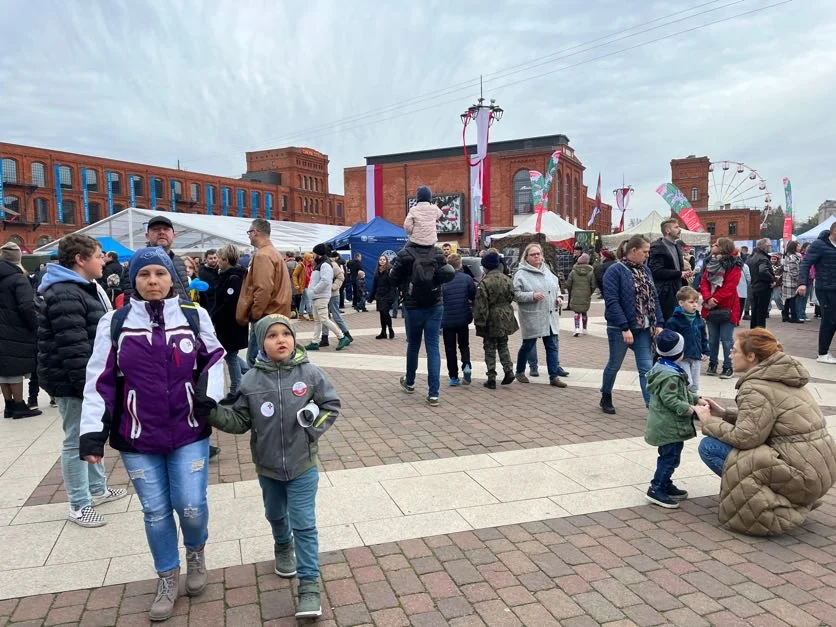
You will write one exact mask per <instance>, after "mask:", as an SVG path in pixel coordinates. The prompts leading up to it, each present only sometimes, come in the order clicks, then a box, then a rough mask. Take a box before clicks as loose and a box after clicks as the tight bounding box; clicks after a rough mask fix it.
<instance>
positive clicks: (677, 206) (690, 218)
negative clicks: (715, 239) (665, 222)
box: [656, 183, 705, 233]
mask: <svg viewBox="0 0 836 627" xmlns="http://www.w3.org/2000/svg"><path fill="white" fill-rule="evenodd" d="M656 193H657V194H659V195H660V196H661V197H662V198H664V199H665V202H666V203H668V204H669V205H670V207H671V209H672V210H673V212H674V213H675V214H676V215H678V216H679V217H680V218H681V219H682V221H683V222H684V223H685V228H687V229H688V230H689V231H697V232H700V233H703V232H705V229H704V228H703V226H702V223H701V222H700V217H699V216H698V215H697V212H696V211H694V208H693V207H692V206H691V203H690V202H688V199H687V198H686V197H685V194H683V193H682V191H681V190H680V189H679V188H678V187H677V186H676V185H674V184H673V183H663V184H662V185H660V186H659V187H657V188H656Z"/></svg>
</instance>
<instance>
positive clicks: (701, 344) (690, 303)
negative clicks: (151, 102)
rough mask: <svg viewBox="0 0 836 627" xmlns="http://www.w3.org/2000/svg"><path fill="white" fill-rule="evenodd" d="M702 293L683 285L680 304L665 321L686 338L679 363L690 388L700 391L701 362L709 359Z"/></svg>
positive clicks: (677, 297) (679, 296)
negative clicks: (685, 373) (702, 309)
mask: <svg viewBox="0 0 836 627" xmlns="http://www.w3.org/2000/svg"><path fill="white" fill-rule="evenodd" d="M699 301H700V293H699V292H698V291H697V290H695V289H694V288H693V287H683V288H681V289H680V290H679V291H678V292H677V293H676V302H677V303H679V305H678V306H677V307H676V308H675V309H674V310H673V313H672V314H671V317H670V318H669V319H668V321H667V322H665V328H666V329H670V330H671V331H676V332H677V333H679V334H680V335H681V336H682V337H683V338H684V339H685V353H684V355H683V357H682V359H680V360H679V365H680V366H681V367H682V369H683V370H684V371H685V372H687V373H688V381H689V382H690V385H689V386H688V389H689V390H691V391H692V392H699V389H700V362H703V361H705V360H707V359H708V332H707V331H706V328H705V320H703V319H702V318H701V317H700V314H699V307H700V302H699Z"/></svg>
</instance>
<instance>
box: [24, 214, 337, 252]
mask: <svg viewBox="0 0 836 627" xmlns="http://www.w3.org/2000/svg"><path fill="white" fill-rule="evenodd" d="M157 215H164V216H166V217H167V218H168V219H169V220H171V223H172V224H173V225H174V232H175V233H176V234H177V239H176V241H175V242H174V250H176V251H189V250H206V249H207V248H218V247H219V246H222V245H224V244H236V245H238V246H250V239H249V237H248V236H247V230H248V229H249V228H250V225H251V224H252V221H253V219H252V218H237V217H228V216H208V215H205V214H196V213H173V212H170V211H158V210H151V209H137V208H133V207H131V208H128V209H125V210H124V211H120V212H119V213H116V214H113V215H112V216H108V217H107V218H105V219H104V220H99V221H98V222H96V223H95V224H91V225H90V226H86V227H84V228H81V229H79V230H78V231H76V232H77V233H84V234H85V235H89V236H91V237H110V238H113V239H114V240H115V241H117V242H119V243H120V244H122V245H123V246H126V247H127V248H129V249H136V248H138V247H140V246H143V245H144V244H145V230H146V228H145V225H146V224H147V222H148V220H150V219H151V218H152V217H154V216H157ZM270 226H271V234H270V240H271V241H272V242H273V245H274V246H275V247H276V248H278V249H279V250H296V251H308V250H311V249H313V247H314V246H315V245H316V244H319V243H320V242H324V241H327V240H329V239H331V238H332V237H335V236H336V235H339V234H340V233H342V232H343V231H345V230H347V228H348V227H345V226H341V225H331V224H310V223H306V222H283V221H282V222H280V221H277V220H271V221H270ZM58 241H59V240H56V241H54V242H51V243H50V244H47V245H46V246H42V247H41V248H39V249H38V250H37V251H36V252H38V253H49V252H52V251H54V250H57V249H58Z"/></svg>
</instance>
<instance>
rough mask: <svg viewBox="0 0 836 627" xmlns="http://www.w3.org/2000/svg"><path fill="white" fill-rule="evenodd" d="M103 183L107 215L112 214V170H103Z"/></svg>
mask: <svg viewBox="0 0 836 627" xmlns="http://www.w3.org/2000/svg"><path fill="white" fill-rule="evenodd" d="M105 184H106V185H107V215H109V216H112V215H113V172H109V171H107V170H105Z"/></svg>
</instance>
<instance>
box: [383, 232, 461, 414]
mask: <svg viewBox="0 0 836 627" xmlns="http://www.w3.org/2000/svg"><path fill="white" fill-rule="evenodd" d="M416 264H418V267H419V268H421V269H425V268H426V269H427V270H434V272H431V274H432V275H433V276H432V278H431V280H430V281H429V284H427V283H425V282H424V281H423V280H421V282H420V285H419V283H418V282H417V280H418V279H419V278H420V277H417V276H416V274H418V273H417V272H413V270H414V269H415V267H416ZM455 274H456V272H455V270H453V268H452V267H450V265H449V264H447V260H446V259H445V258H444V255H443V254H441V253H440V252H439V251H438V249H437V248H436V247H435V246H432V245H431V246H421V245H419V244H415V243H413V242H409V243H408V244H407V245H406V246H405V247H403V248H402V249H401V250H399V251H398V254H397V255H396V256H395V260H394V263H393V264H392V270H391V271H390V273H389V276H390V277H391V278H392V281H393V283H395V285H397V286H398V287H399V288H400V290H401V294H402V295H403V298H404V308H405V311H404V322H405V326H406V342H407V345H406V375H405V376H402V377H401V380H400V383H401V388H402V389H403V391H404V392H406V393H407V394H412V393H413V392H415V372H416V370H417V369H418V353H419V352H420V350H421V340H422V339H423V340H424V342H425V345H426V347H427V386H428V393H427V403H428V404H429V405H431V406H433V407H435V406H436V405H438V391H439V387H440V381H439V378H440V376H441V354H440V352H439V348H438V336H439V334H440V332H441V314H442V310H443V306H442V304H441V303H442V291H441V284H442V283H446V282H447V281H450V280H452V279H453V277H454V276H455Z"/></svg>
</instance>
